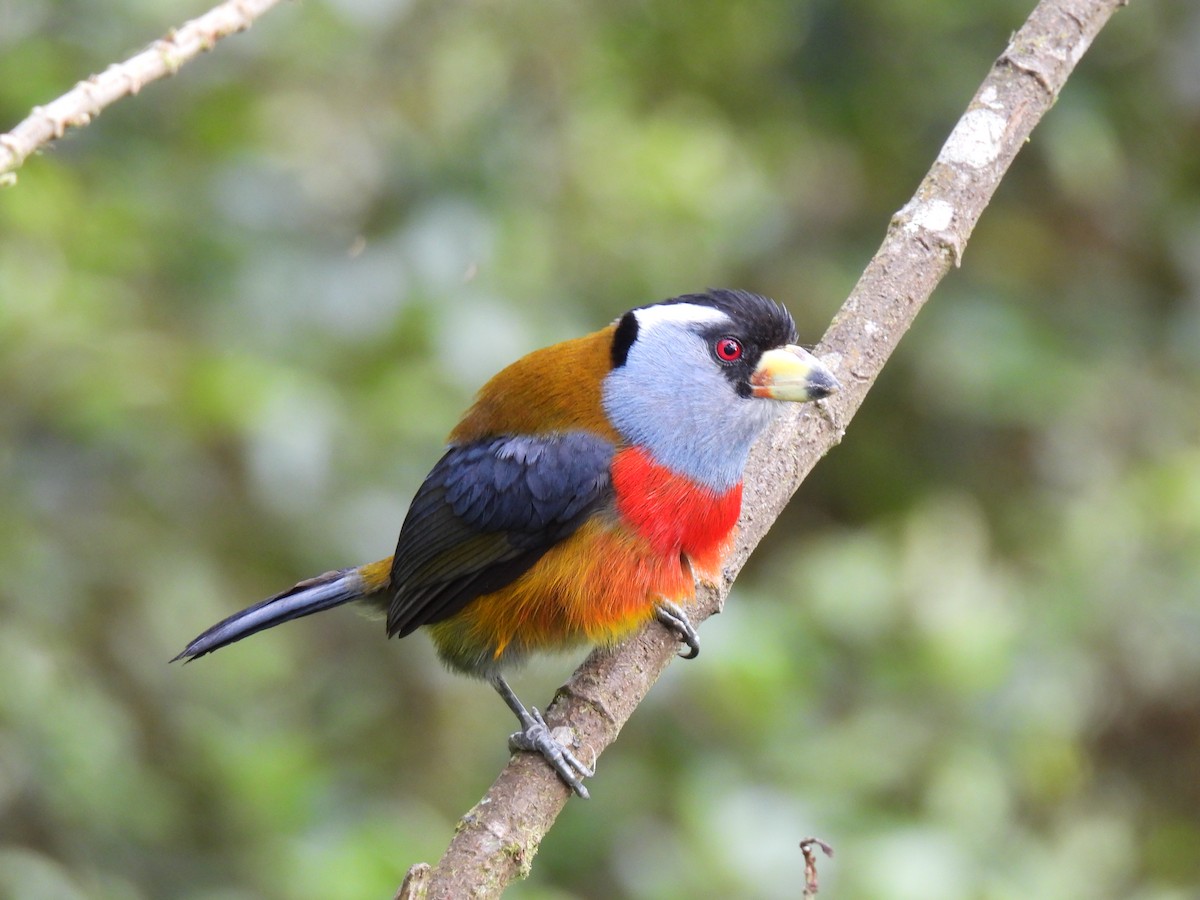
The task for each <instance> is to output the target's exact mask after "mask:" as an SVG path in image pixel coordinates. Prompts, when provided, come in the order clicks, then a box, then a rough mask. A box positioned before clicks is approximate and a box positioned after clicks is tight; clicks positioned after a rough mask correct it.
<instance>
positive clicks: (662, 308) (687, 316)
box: [633, 303, 732, 330]
mask: <svg viewBox="0 0 1200 900" xmlns="http://www.w3.org/2000/svg"><path fill="white" fill-rule="evenodd" d="M633 314H634V315H635V316H636V317H637V322H638V327H639V328H645V329H646V330H650V329H652V328H654V326H656V325H661V324H663V323H666V322H681V323H682V322H688V323H700V322H713V323H716V322H730V321H732V320H731V319H730V318H729V316H727V315H725V313H723V312H721V311H720V310H719V309H716V308H715V307H712V306H703V305H701V304H699V303H657V304H655V305H654V306H643V307H642V308H641V309H635V310H634V311H633Z"/></svg>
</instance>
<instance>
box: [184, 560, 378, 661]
mask: <svg viewBox="0 0 1200 900" xmlns="http://www.w3.org/2000/svg"><path fill="white" fill-rule="evenodd" d="M365 594H366V591H365V585H364V583H363V578H362V576H361V575H360V574H359V571H358V569H340V570H338V571H336V572H326V573H325V574H324V575H318V576H317V577H316V578H310V579H308V580H307V581H301V582H300V583H299V584H297V585H295V586H294V587H290V588H288V589H287V590H286V591H284V592H283V593H282V594H276V595H275V596H274V597H268V598H267V599H266V600H263V601H261V602H259V603H255V604H254V605H253V606H248V607H246V608H245V609H243V610H242V611H241V612H237V613H234V614H233V615H232V616H230V617H229V618H228V619H223V620H222V621H220V622H218V623H217V624H216V625H214V626H213V627H212V628H210V629H208V631H206V632H204V633H203V634H202V635H200V636H199V637H197V638H196V639H195V640H193V641H192V642H191V643H190V644H188V645H187V647H186V648H184V651H183V652H182V653H180V654H179V655H178V656H176V657H175V659H173V660H171V662H176V661H178V660H181V659H182V660H185V661H191V660H193V659H196V658H198V657H201V656H203V655H204V654H205V653H212V652H213V651H214V650H220V649H221V648H222V647H224V646H226V645H228V644H232V643H233V642H234V641H240V640H241V639H242V638H244V637H249V636H250V635H252V634H257V633H258V632H260V631H265V630H266V629H268V628H274V627H275V626H276V625H279V624H282V623H283V622H290V621H291V620H292V619H299V618H302V617H303V616H311V615H312V614H313V613H318V612H321V611H323V610H326V609H333V607H335V606H341V605H342V604H343V603H350V602H351V601H353V600H359V599H361V598H362V597H364V596H365Z"/></svg>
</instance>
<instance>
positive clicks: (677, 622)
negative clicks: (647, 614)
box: [654, 600, 700, 659]
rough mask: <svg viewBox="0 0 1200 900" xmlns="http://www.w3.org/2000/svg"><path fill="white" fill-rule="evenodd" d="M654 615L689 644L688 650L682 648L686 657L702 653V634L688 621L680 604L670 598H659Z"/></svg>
mask: <svg viewBox="0 0 1200 900" xmlns="http://www.w3.org/2000/svg"><path fill="white" fill-rule="evenodd" d="M654 617H655V618H656V619H658V621H659V622H661V623H662V624H663V626H664V627H665V628H666V629H667V630H668V631H670V632H672V633H673V634H674V635H675V636H676V637H677V638H679V640H680V641H682V642H683V643H685V644H687V650H680V651H679V655H680V656H682V657H683V658H684V659H695V658H696V657H697V656H699V655H700V635H698V634H697V633H696V629H695V628H694V627H692V623H691V622H689V621H688V617H687V613H685V612H684V611H683V610H682V609H681V608H680V607H679V605H678V604H675V603H672V602H671V601H670V600H659V601H658V605H657V606H656V607H655V608H654Z"/></svg>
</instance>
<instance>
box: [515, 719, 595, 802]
mask: <svg viewBox="0 0 1200 900" xmlns="http://www.w3.org/2000/svg"><path fill="white" fill-rule="evenodd" d="M527 716H528V719H527V720H526V721H524V722H523V724H524V730H523V731H518V732H516V733H514V734H512V735H509V738H508V749H509V750H513V751H516V750H525V751H528V752H529V753H540V754H541V755H542V758H543V759H545V760H546V762H548V763H549V764H550V768H552V769H553V770H554V771H555V772H557V773H558V777H559V778H561V779H562V780H563V781H565V782H566V783H567V785H568V786H569V787H570V788H571V790H573V791H574V792H575V793H576V794H578V795H579V796H580V797H582V798H583V799H584V800H586V799H588V791H587V788H585V787H584V786H583V779H584V778H591V777H592V775H594V774H595V773H594V772H593V771H592V770H591V769H590V768H588V767H587V766H585V765H584V764H583V763H582V762H580V761H579V759H578V757H576V756H575V754H574V753H572V752H571V751H570V750H568V749H567V748H566V747H564V746H563V745H562V744H561V743H559V742H558V741H557V740H556V739H555V737H554V735H553V734H551V733H550V728H549V726H548V725H547V724H546V720H545V719H543V718H542V714H541V713H540V712H538V711H537V708H536V707H530V708H529V712H528V713H527Z"/></svg>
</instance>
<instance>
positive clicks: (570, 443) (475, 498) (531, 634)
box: [172, 288, 839, 798]
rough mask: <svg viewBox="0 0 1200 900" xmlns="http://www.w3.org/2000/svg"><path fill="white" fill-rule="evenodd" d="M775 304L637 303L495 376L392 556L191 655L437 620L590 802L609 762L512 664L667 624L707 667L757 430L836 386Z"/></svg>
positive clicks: (315, 586)
mask: <svg viewBox="0 0 1200 900" xmlns="http://www.w3.org/2000/svg"><path fill="white" fill-rule="evenodd" d="M796 341H797V335H796V326H795V322H794V320H793V319H792V316H791V314H790V313H788V312H787V310H786V309H785V308H784V307H783V306H782V305H780V304H778V303H776V302H775V301H774V300H771V299H768V298H766V297H764V296H762V295H760V294H756V293H751V292H749V291H743V290H733V289H725V288H720V289H708V290H706V291H702V292H698V293H691V294H682V295H680V296H676V297H672V298H670V299H667V300H663V301H659V302H655V303H649V304H646V305H643V306H639V307H635V308H633V309H631V310H629V311H628V312H625V313H624V314H623V315H621V316H620V317H618V318H617V319H616V320H614V321H612V322H611V323H610V324H609V325H607V326H606V327H604V328H601V329H600V330H598V331H594V332H592V333H591V334H588V335H585V336H583V337H579V338H575V339H571V340H567V341H564V342H562V343H558V344H554V345H552V346H549V347H545V348H543V349H540V350H535V351H534V352H532V353H530V354H528V355H527V356H524V357H522V358H521V359H519V360H518V361H517V362H515V363H512V364H511V365H509V366H508V367H506V368H504V369H503V370H501V371H500V372H499V374H497V375H495V376H494V377H493V378H492V379H491V380H489V381H488V382H487V383H486V384H485V385H484V386H483V387H482V388H481V389H480V391H479V393H478V394H477V396H476V398H475V400H474V403H473V404H472V405H471V406H470V408H469V409H468V410H467V412H466V414H465V415H464V416H463V417H462V419H461V420H460V421H459V423H458V424H457V425H456V426H455V427H454V429H453V430H452V431H451V433H450V435H449V439H448V441H447V444H446V449H445V452H444V454H443V455H442V457H441V458H440V459H439V460H438V462H437V463H436V464H435V465H434V466H433V468H432V470H430V472H429V474H428V476H426V478H425V480H424V482H423V483H422V484H421V486H420V488H419V489H418V490H417V492H416V495H415V496H414V497H413V500H412V502H411V505H410V506H409V509H408V512H407V515H406V516H405V518H404V521H403V524H402V526H401V529H400V536H399V538H398V540H397V543H396V550H395V552H394V553H393V555H392V556H390V557H388V558H386V559H382V560H379V561H377V562H372V563H368V564H366V565H361V566H357V567H353V568H345V569H338V570H335V571H331V572H326V573H325V574H323V575H318V576H316V577H315V578H309V579H307V580H304V581H301V582H299V583H298V584H296V585H294V586H293V587H291V588H288V589H287V590H285V591H283V592H281V593H279V594H276V595H274V596H272V597H268V598H267V599H265V600H263V601H261V602H259V603H256V604H254V605H252V606H250V607H247V608H246V609H243V610H242V611H240V612H237V613H234V614H233V615H231V616H229V617H228V618H226V619H224V620H223V621H221V622H218V623H217V624H216V625H213V626H212V627H211V628H209V629H208V630H206V631H205V632H203V633H202V634H200V635H199V636H198V637H196V638H195V639H194V640H193V641H192V642H191V643H189V644H188V645H187V647H186V648H185V649H184V650H183V651H182V652H181V653H180V654H179V655H178V656H176V657H175V659H174V660H172V662H174V661H178V660H185V661H190V660H194V659H197V658H198V657H201V656H204V655H206V654H209V653H212V652H213V651H214V650H218V649H220V648H221V647H225V646H227V645H229V644H232V643H234V642H235V641H240V640H242V639H243V638H246V637H249V636H250V635H252V634H256V633H258V632H260V631H263V630H265V629H267V628H272V627H274V626H276V625H279V624H281V623H283V622H288V621H291V620H292V619H299V618H301V617H304V616H309V615H312V614H313V613H318V612H321V611H323V610H327V609H331V608H333V607H336V606H341V605H343V604H347V603H357V604H360V605H364V606H366V607H368V608H369V609H370V610H372V611H374V612H376V613H382V614H383V615H384V616H385V617H386V622H387V634H388V636H389V637H394V636H395V637H401V638H403V637H406V636H407V635H409V634H411V633H412V632H414V631H415V630H417V629H418V628H425V629H426V630H427V631H428V633H429V635H430V637H431V638H432V640H433V643H434V646H435V648H436V650H437V654H438V656H439V657H440V658H441V660H442V661H443V662H444V663H445V664H446V665H447V666H448V667H449V668H450V669H451V670H453V671H456V672H459V673H463V674H465V675H468V676H473V677H475V678H478V679H482V680H484V681H486V682H488V683H489V684H490V685H491V686H492V687H493V688H494V689H495V690H496V692H497V693H498V694H499V695H500V697H501V698H502V699H503V700H504V702H505V704H507V706H508V707H509V709H511V710H512V712H513V713H514V714H515V715H516V717H517V719H518V721H519V723H520V730H518V731H517V732H516V733H514V734H513V735H512V736H511V737H510V738H509V748H510V751H512V752H517V751H529V752H533V753H538V754H540V755H541V756H542V757H544V758H545V760H546V761H547V762H548V763H549V765H550V766H551V767H552V768H553V769H554V771H555V772H557V774H558V776H559V777H560V778H561V779H562V781H563V782H565V784H566V785H567V786H568V787H569V788H570V789H571V790H572V791H574V793H575V794H577V795H578V796H580V797H583V798H586V797H587V796H588V791H587V788H586V787H585V785H584V784H583V779H584V778H589V777H591V776H592V775H593V772H592V769H591V768H590V767H589V766H587V765H585V764H584V763H583V762H582V761H580V760H579V759H578V758H577V757H576V756H575V754H574V753H573V752H572V751H571V750H570V748H568V747H567V746H565V745H564V744H562V743H560V742H559V741H558V740H557V739H556V738H555V737H554V736H553V735H552V734H551V732H550V730H549V728H548V727H547V725H546V722H545V719H544V718H543V716H542V714H541V713H540V712H539V711H538V709H537V708H536V707H530V708H526V707H525V705H524V704H522V703H521V701H520V700H519V699H518V697H517V695H516V693H515V692H514V691H513V689H512V688H511V687H510V686H509V683H508V681H507V680H506V678H505V675H504V673H505V672H506V671H509V670H511V669H512V668H513V667H514V666H516V665H517V664H519V663H520V662H521V661H522V660H524V659H525V658H527V657H528V656H529V655H530V654H532V653H535V652H538V651H548V650H549V651H553V650H561V649H564V648H571V647H576V646H580V645H589V644H590V645H601V646H609V645H613V644H615V643H617V642H619V641H620V640H621V639H622V638H624V637H626V636H628V635H630V634H631V633H632V632H634V631H635V630H637V629H638V628H640V627H641V626H643V625H645V624H646V623H648V622H650V621H652V620H657V621H659V622H661V623H662V624H663V625H665V626H666V627H667V628H668V629H669V630H670V631H671V632H672V633H673V634H674V635H675V636H676V637H677V639H678V640H679V641H680V642H681V644H683V645H686V649H683V647H682V646H681V649H680V655H682V656H685V657H688V658H691V657H694V656H695V655H696V654H697V653H698V652H699V648H700V644H699V637H698V635H697V633H696V630H695V628H694V627H693V626H692V624H691V622H690V621H689V619H688V617H687V614H686V612H685V609H684V607H685V606H686V605H687V603H688V602H689V601H691V600H692V599H693V598H694V595H695V582H696V578H697V577H699V578H702V579H707V580H710V581H711V580H715V579H716V578H717V577H718V576H719V574H720V571H721V567H722V564H723V560H724V557H725V556H726V554H727V553H728V551H729V549H730V548H731V546H732V543H733V539H734V536H735V532H736V523H737V520H738V516H739V514H740V511H741V502H742V478H743V470H744V468H745V465H746V460H747V456H748V454H749V452H750V448H751V445H752V444H753V443H754V441H755V439H756V438H757V437H758V436H759V435H760V434H761V433H762V432H763V431H764V430H765V429H766V428H767V427H768V426H769V425H770V424H771V422H772V421H774V420H775V419H776V417H777V416H778V415H779V414H780V412H781V411H782V410H783V409H785V408H786V407H788V406H789V405H791V404H794V403H803V402H806V401H812V400H819V399H821V398H824V397H827V396H829V395H830V394H832V393H833V392H835V391H836V390H838V388H839V384H838V381H837V379H836V378H835V377H834V375H833V373H832V372H831V371H830V369H829V368H828V367H826V366H825V365H824V364H823V363H822V362H821V361H820V360H819V359H818V358H817V357H816V356H814V355H813V354H812V353H810V352H809V351H807V350H805V349H803V348H802V347H800V346H798V345H797V344H796Z"/></svg>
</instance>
